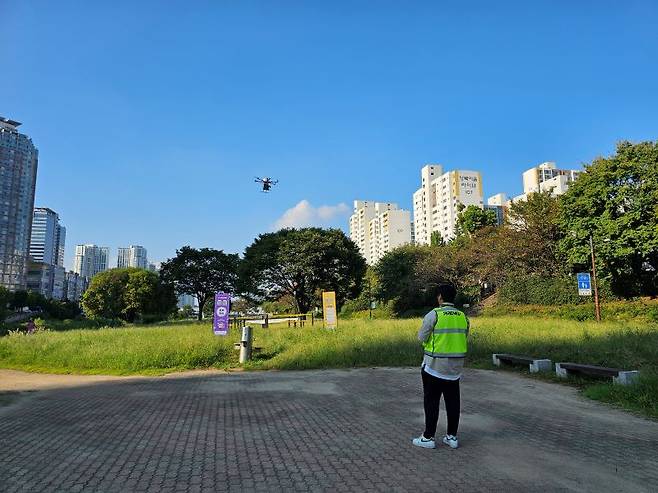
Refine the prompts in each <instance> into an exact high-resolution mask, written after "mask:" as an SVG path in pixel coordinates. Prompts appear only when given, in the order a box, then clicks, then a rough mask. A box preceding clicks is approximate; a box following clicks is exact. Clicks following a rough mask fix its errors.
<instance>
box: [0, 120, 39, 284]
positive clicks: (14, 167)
mask: <svg viewBox="0 0 658 493" xmlns="http://www.w3.org/2000/svg"><path fill="white" fill-rule="evenodd" d="M20 125H21V124H20V123H19V122H17V121H14V120H10V119H8V118H3V117H0V286H3V287H5V288H7V289H9V290H12V291H15V290H19V289H25V288H26V287H27V268H28V258H29V252H30V233H31V229H32V212H33V209H34V190H35V187H36V180H37V163H38V156H39V153H38V151H37V148H36V147H35V146H34V144H33V143H32V140H31V139H30V138H29V137H28V136H27V135H24V134H22V133H19V132H18V127H19V126H20Z"/></svg>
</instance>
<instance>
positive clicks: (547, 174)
mask: <svg viewBox="0 0 658 493" xmlns="http://www.w3.org/2000/svg"><path fill="white" fill-rule="evenodd" d="M581 173H583V171H582V170H575V169H558V168H557V166H556V165H555V163H554V162H552V161H546V162H545V163H541V164H538V165H537V166H534V167H532V168H530V169H528V170H526V171H524V172H523V193H522V194H520V195H517V196H516V197H514V198H513V199H512V201H513V202H518V201H519V200H525V199H526V198H527V197H528V194H530V193H536V192H550V193H551V195H554V196H555V195H562V194H563V193H565V192H566V191H567V189H568V188H569V184H570V183H571V182H573V181H574V180H576V179H577V178H578V177H579V176H580V174H581ZM508 204H509V203H508Z"/></svg>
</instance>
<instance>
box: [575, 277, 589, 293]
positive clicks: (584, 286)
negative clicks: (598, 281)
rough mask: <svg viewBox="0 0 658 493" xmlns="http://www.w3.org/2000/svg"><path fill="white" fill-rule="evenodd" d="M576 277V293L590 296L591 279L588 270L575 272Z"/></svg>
mask: <svg viewBox="0 0 658 493" xmlns="http://www.w3.org/2000/svg"><path fill="white" fill-rule="evenodd" d="M576 278H577V279H578V294H579V295H580V296H591V295H592V279H591V278H590V276H589V272H579V273H578V274H576Z"/></svg>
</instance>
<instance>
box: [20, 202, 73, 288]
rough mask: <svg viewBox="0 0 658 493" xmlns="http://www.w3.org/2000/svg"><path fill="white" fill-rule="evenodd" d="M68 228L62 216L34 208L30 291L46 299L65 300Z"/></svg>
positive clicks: (29, 277)
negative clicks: (60, 220)
mask: <svg viewBox="0 0 658 493" xmlns="http://www.w3.org/2000/svg"><path fill="white" fill-rule="evenodd" d="M65 242H66V228H64V226H62V225H61V224H60V223H59V215H58V214H57V213H56V212H55V211H53V210H52V209H49V208H47V207H35V208H34V215H33V218H32V234H31V238H30V263H29V267H28V275H27V288H28V289H29V290H31V291H36V292H38V293H40V294H42V295H43V296H45V297H46V298H55V299H63V298H64V281H65V275H66V271H65V269H64V245H65Z"/></svg>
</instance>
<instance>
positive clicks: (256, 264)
mask: <svg viewBox="0 0 658 493" xmlns="http://www.w3.org/2000/svg"><path fill="white" fill-rule="evenodd" d="M365 270H366V264H365V260H364V259H363V257H362V256H361V254H360V253H359V251H358V249H357V247H356V245H355V244H354V243H353V242H352V241H351V240H350V239H349V238H347V237H346V236H345V234H344V233H343V232H342V231H340V230H338V229H321V228H301V229H282V230H280V231H277V232H276V233H265V234H261V235H259V236H258V238H256V239H255V240H254V242H253V243H252V244H251V245H250V246H249V247H247V249H246V250H245V253H244V258H243V262H242V269H241V278H242V282H243V290H244V291H245V292H248V293H250V294H251V296H253V297H256V298H258V299H261V300H265V301H278V300H280V299H282V298H284V297H286V296H289V297H290V299H292V300H294V303H295V309H296V310H298V311H299V312H302V313H303V312H307V311H308V310H309V309H310V308H312V307H313V306H317V305H320V304H321V298H320V296H321V291H322V290H326V291H335V292H336V302H337V303H338V305H341V304H342V303H343V301H344V300H345V299H347V298H353V297H356V296H357V295H358V294H359V292H360V291H361V284H362V280H363V275H364V273H365Z"/></svg>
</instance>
